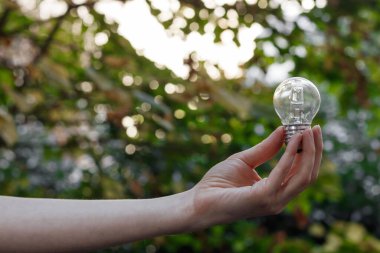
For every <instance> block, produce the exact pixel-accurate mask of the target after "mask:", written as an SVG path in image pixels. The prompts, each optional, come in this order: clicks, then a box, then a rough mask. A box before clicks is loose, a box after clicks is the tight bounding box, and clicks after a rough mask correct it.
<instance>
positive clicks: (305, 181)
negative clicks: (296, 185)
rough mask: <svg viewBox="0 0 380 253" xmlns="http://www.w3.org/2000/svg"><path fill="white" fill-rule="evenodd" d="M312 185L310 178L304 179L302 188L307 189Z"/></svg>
mask: <svg viewBox="0 0 380 253" xmlns="http://www.w3.org/2000/svg"><path fill="white" fill-rule="evenodd" d="M309 184H310V177H304V178H303V179H302V180H301V187H303V188H306V187H307V186H308V185H309Z"/></svg>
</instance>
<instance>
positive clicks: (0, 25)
mask: <svg viewBox="0 0 380 253" xmlns="http://www.w3.org/2000/svg"><path fill="white" fill-rule="evenodd" d="M9 14H11V8H9V7H7V8H5V10H4V12H3V14H2V15H1V17H0V36H1V35H3V34H4V27H5V24H6V23H7V20H8V17H9Z"/></svg>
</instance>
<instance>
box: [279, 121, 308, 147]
mask: <svg viewBox="0 0 380 253" xmlns="http://www.w3.org/2000/svg"><path fill="white" fill-rule="evenodd" d="M284 126H285V144H286V145H287V144H288V143H289V141H290V138H292V136H293V135H295V134H297V133H302V132H303V131H304V130H306V129H308V128H310V124H297V125H296V124H294V125H284Z"/></svg>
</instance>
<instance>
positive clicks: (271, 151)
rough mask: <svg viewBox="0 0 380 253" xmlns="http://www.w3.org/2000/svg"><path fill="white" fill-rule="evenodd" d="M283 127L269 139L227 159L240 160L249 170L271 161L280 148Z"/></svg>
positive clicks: (282, 140)
mask: <svg viewBox="0 0 380 253" xmlns="http://www.w3.org/2000/svg"><path fill="white" fill-rule="evenodd" d="M283 142H284V127H282V126H281V127H278V128H277V129H276V130H275V131H274V132H273V133H272V134H271V135H270V136H269V137H267V138H266V139H265V140H263V141H262V142H260V143H259V144H257V145H256V146H254V147H252V148H249V149H247V150H244V151H241V152H239V153H236V154H233V155H232V156H230V157H229V158H228V159H231V158H232V159H240V160H242V161H243V162H244V163H246V164H247V165H248V166H249V167H251V168H256V167H257V166H260V165H261V164H263V163H265V162H266V161H268V160H269V159H271V158H272V157H273V156H274V155H275V154H276V153H277V152H278V151H279V150H280V148H281V147H282V144H283Z"/></svg>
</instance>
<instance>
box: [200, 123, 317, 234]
mask: <svg viewBox="0 0 380 253" xmlns="http://www.w3.org/2000/svg"><path fill="white" fill-rule="evenodd" d="M283 140H284V129H283V127H280V128H278V129H277V130H276V131H274V132H273V133H272V134H271V135H270V136H269V137H268V138H267V139H265V140H264V141H263V142H261V143H260V144H258V145H256V146H254V147H252V148H250V149H248V150H245V151H242V152H239V153H236V154H234V155H232V156H231V157H229V158H227V159H226V160H224V161H222V162H220V163H218V164H217V165H215V166H214V167H213V168H211V169H210V170H209V171H208V172H207V173H206V175H205V176H204V177H203V179H202V180H201V181H200V182H199V183H198V184H197V185H196V186H195V187H194V188H193V189H192V190H193V194H194V195H193V198H194V203H193V205H194V210H195V217H198V219H197V222H195V223H194V227H195V228H196V229H197V228H199V227H200V228H202V227H208V226H210V225H213V224H219V223H227V222H231V221H233V220H237V219H241V218H251V217H258V216H262V215H273V214H278V213H279V212H281V211H282V209H283V208H284V207H285V205H286V204H287V203H288V202H289V201H290V200H291V199H292V198H294V197H295V196H296V195H298V194H299V193H300V192H302V191H303V190H304V189H305V188H306V187H308V186H309V185H310V184H311V183H313V182H314V181H315V180H316V179H317V176H318V171H319V166H320V163H321V157H322V133H321V128H320V127H319V126H316V127H313V129H309V130H306V131H304V132H303V133H302V134H297V135H295V136H293V137H292V139H291V141H290V142H289V144H288V146H287V148H286V151H285V153H284V154H283V156H282V157H281V159H280V161H279V162H278V164H277V165H276V167H275V168H274V169H273V170H272V171H271V173H270V175H269V177H268V178H261V177H260V176H259V174H258V173H257V171H256V168H257V167H258V166H259V165H261V164H263V163H264V162H266V161H267V160H269V159H271V158H272V157H273V156H274V155H275V154H276V153H277V152H278V151H279V150H280V148H281V146H282V144H283ZM299 145H302V152H301V153H297V149H298V147H299Z"/></svg>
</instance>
